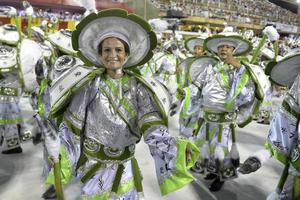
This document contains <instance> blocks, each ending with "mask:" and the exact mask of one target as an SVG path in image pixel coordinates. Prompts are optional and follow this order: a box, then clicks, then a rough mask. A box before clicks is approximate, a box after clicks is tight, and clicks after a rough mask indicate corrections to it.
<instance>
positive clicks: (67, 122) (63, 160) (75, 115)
mask: <svg viewBox="0 0 300 200" xmlns="http://www.w3.org/2000/svg"><path fill="white" fill-rule="evenodd" d="M93 93H94V91H92V89H91V86H90V84H88V85H86V86H85V87H83V88H82V89H81V90H79V91H78V92H76V93H75V94H74V95H73V96H72V97H71V98H72V99H71V100H70V104H69V105H68V108H67V109H66V111H65V113H64V115H63V122H62V123H61V124H60V127H59V131H58V135H59V138H60V144H61V145H60V149H59V154H60V165H61V177H62V183H63V184H67V183H69V182H70V180H71V179H72V175H74V174H76V173H75V171H76V166H77V161H78V159H79V156H80V136H81V135H80V132H81V129H82V127H83V123H84V118H85V117H84V116H85V111H86V106H87V104H88V101H89V98H90V97H91V95H93ZM47 183H49V184H54V175H53V172H52V171H51V172H50V174H49V176H48V178H47Z"/></svg>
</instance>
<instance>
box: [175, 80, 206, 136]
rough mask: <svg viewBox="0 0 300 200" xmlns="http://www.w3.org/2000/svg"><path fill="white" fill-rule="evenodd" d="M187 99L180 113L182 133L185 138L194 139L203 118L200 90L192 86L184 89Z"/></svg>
mask: <svg viewBox="0 0 300 200" xmlns="http://www.w3.org/2000/svg"><path fill="white" fill-rule="evenodd" d="M183 90H184V92H185V98H184V99H183V102H182V104H183V105H182V110H181V113H180V123H181V125H182V127H181V133H182V134H183V136H184V137H187V138H190V137H192V132H193V130H196V129H197V127H198V119H199V117H200V116H201V114H200V113H201V112H202V110H201V96H200V95H201V94H200V91H199V89H198V88H197V87H196V86H194V85H193V84H191V85H190V86H188V87H185V88H183Z"/></svg>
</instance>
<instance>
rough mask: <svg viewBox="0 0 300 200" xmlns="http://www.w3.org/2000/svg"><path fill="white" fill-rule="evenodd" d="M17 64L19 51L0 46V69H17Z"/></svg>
mask: <svg viewBox="0 0 300 200" xmlns="http://www.w3.org/2000/svg"><path fill="white" fill-rule="evenodd" d="M16 64H17V49H16V48H13V47H10V46H7V45H0V69H3V70H5V68H6V69H7V68H10V67H16V66H15V65H16Z"/></svg>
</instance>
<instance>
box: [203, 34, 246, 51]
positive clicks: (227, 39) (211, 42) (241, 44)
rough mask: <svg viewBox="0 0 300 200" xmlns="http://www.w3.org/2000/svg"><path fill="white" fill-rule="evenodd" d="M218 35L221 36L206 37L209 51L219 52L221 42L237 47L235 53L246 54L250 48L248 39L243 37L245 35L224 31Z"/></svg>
mask: <svg viewBox="0 0 300 200" xmlns="http://www.w3.org/2000/svg"><path fill="white" fill-rule="evenodd" d="M218 35H219V36H220V37H214V36H211V37H209V38H207V39H206V40H207V41H206V43H204V44H205V45H206V48H207V49H208V50H209V51H212V52H214V53H217V52H218V45H219V44H231V45H232V46H234V47H235V50H234V55H236V54H239V55H241V54H244V53H245V52H246V51H247V49H248V48H249V43H248V41H247V40H246V39H243V37H241V36H239V34H238V33H235V32H222V33H220V34H218ZM251 47H252V46H251Z"/></svg>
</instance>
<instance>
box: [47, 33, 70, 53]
mask: <svg viewBox="0 0 300 200" xmlns="http://www.w3.org/2000/svg"><path fill="white" fill-rule="evenodd" d="M48 39H49V41H50V42H51V43H52V44H53V45H54V46H56V47H57V48H58V49H59V50H60V51H62V52H63V53H65V54H68V55H75V54H76V51H75V50H74V49H73V47H72V31H71V30H69V29H60V30H59V31H57V32H55V33H53V34H50V35H48Z"/></svg>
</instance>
